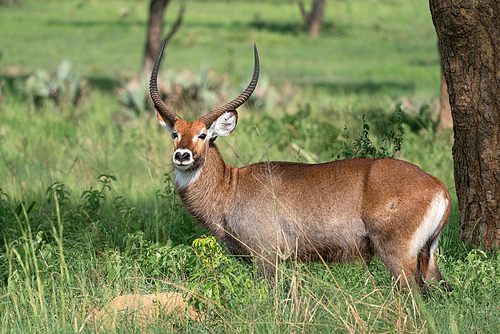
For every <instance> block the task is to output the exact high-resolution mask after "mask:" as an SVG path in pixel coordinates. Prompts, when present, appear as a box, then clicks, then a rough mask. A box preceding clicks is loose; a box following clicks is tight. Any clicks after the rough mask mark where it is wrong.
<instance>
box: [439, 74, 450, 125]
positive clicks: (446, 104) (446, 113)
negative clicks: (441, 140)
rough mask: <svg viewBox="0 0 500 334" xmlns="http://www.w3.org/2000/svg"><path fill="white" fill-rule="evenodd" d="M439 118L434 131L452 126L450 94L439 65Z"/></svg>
mask: <svg viewBox="0 0 500 334" xmlns="http://www.w3.org/2000/svg"><path fill="white" fill-rule="evenodd" d="M439 102H440V103H439V119H438V121H437V124H436V131H441V130H447V129H451V128H453V118H452V117H451V107H450V95H449V94H448V85H446V79H445V78H444V73H443V68H442V67H441V94H440V101H439Z"/></svg>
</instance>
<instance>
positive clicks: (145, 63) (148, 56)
mask: <svg viewBox="0 0 500 334" xmlns="http://www.w3.org/2000/svg"><path fill="white" fill-rule="evenodd" d="M169 3H170V0H153V1H151V5H150V6H149V22H148V34H147V38H146V47H145V50H144V58H143V60H142V71H141V74H142V76H147V77H149V75H151V71H152V70H153V65H154V63H155V60H156V56H158V53H159V52H160V48H161V44H162V39H163V32H162V31H163V13H164V12H165V9H166V8H167V6H168V4H169ZM183 14H184V4H182V5H181V7H180V9H179V14H178V16H177V21H176V22H175V23H174V25H173V26H172V28H171V29H170V32H169V33H168V35H167V37H166V39H167V43H168V41H169V40H170V38H172V36H173V35H174V34H175V33H176V32H177V29H178V28H179V26H180V25H181V23H182V17H183Z"/></svg>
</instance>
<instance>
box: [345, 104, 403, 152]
mask: <svg viewBox="0 0 500 334" xmlns="http://www.w3.org/2000/svg"><path fill="white" fill-rule="evenodd" d="M362 120H363V128H362V129H361V132H360V133H359V135H358V138H356V139H354V140H350V139H349V135H348V134H347V130H348V129H347V127H344V138H345V142H344V143H343V148H342V152H341V153H340V154H339V155H338V156H337V159H341V158H344V159H351V158H376V159H380V158H394V156H395V155H396V153H397V152H398V151H401V145H402V144H403V136H404V128H403V122H402V112H401V111H399V112H398V114H397V120H396V125H395V126H393V125H392V124H391V123H389V124H388V125H387V127H386V128H385V129H384V130H382V131H380V133H379V135H380V138H381V139H380V141H381V144H380V146H379V147H377V146H376V144H375V143H374V142H373V141H372V140H371V139H370V126H369V125H368V123H367V122H366V120H365V115H363V117H362Z"/></svg>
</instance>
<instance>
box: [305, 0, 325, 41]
mask: <svg viewBox="0 0 500 334" xmlns="http://www.w3.org/2000/svg"><path fill="white" fill-rule="evenodd" d="M299 7H300V13H301V14H302V18H303V19H304V21H305V23H306V31H307V33H308V34H309V36H312V37H316V36H318V35H319V33H320V31H321V23H322V22H323V13H324V11H325V0H313V7H312V10H311V12H310V13H307V12H306V10H305V8H304V3H303V2H302V1H299Z"/></svg>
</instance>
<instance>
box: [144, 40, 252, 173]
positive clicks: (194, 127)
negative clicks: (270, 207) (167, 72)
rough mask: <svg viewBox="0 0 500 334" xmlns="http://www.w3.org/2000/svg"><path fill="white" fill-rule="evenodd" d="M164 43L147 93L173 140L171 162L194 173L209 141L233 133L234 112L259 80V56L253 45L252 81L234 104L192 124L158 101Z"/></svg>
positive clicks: (229, 104)
mask: <svg viewBox="0 0 500 334" xmlns="http://www.w3.org/2000/svg"><path fill="white" fill-rule="evenodd" d="M164 48H165V41H164V42H163V45H162V47H161V50H160V53H159V54H158V57H157V58H156V61H155V64H154V67H153V72H152V73H151V80H150V94H151V98H152V100H153V103H154V108H155V110H156V116H157V117H158V121H159V122H160V124H161V125H163V126H164V127H165V128H166V129H167V130H168V131H169V132H170V133H171V134H172V138H173V139H174V153H173V156H172V161H173V163H174V167H175V169H177V170H180V171H195V170H198V169H199V168H200V167H202V166H203V165H204V163H205V157H206V152H207V149H208V146H209V143H210V142H213V141H215V139H216V138H217V137H218V136H227V135H229V134H230V133H231V132H233V130H234V128H235V127H236V123H237V121H238V113H237V112H236V109H237V108H238V107H240V106H241V105H242V104H243V103H245V102H246V101H247V100H248V98H249V97H250V95H252V93H253V91H254V90H255V86H256V85H257V80H258V78H259V55H258V53H257V47H256V46H255V45H254V53H255V66H254V71H253V76H252V80H251V81H250V84H249V85H248V86H247V88H246V89H245V90H244V91H243V93H241V94H240V95H239V96H238V97H237V98H235V99H234V100H233V101H231V102H229V103H227V104H225V105H223V106H221V107H219V108H217V109H215V110H214V111H212V112H210V113H208V114H206V115H205V116H203V117H201V118H200V119H198V120H195V121H194V122H187V121H185V120H183V119H182V118H181V117H179V116H178V115H177V114H176V113H175V112H173V111H172V110H171V109H170V108H169V107H168V106H167V105H166V104H165V102H163V100H162V99H161V98H160V94H159V92H158V85H157V77H158V68H159V66H160V62H161V58H162V56H163V50H164Z"/></svg>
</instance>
